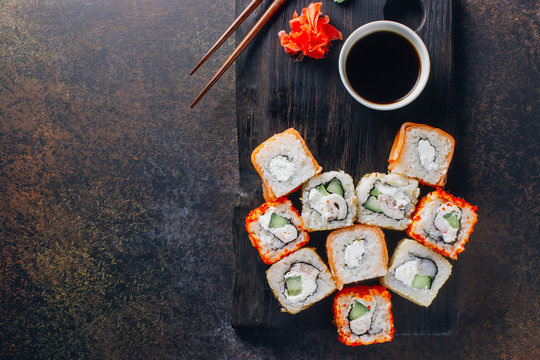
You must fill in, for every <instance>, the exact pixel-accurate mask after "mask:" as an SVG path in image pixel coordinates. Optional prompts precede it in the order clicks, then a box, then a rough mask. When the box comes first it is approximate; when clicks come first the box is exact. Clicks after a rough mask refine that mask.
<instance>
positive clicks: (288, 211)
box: [246, 197, 309, 265]
mask: <svg viewBox="0 0 540 360" xmlns="http://www.w3.org/2000/svg"><path fill="white" fill-rule="evenodd" d="M246 230H247V232H248V234H249V239H250V240H251V244H252V245H253V246H254V247H255V248H256V249H257V251H258V252H259V254H260V255H261V258H262V261H264V263H265V264H268V265H271V264H273V263H275V262H276V261H278V260H279V259H282V258H284V257H285V256H287V255H289V254H290V253H292V252H294V251H296V250H298V249H300V248H301V247H302V246H304V245H306V244H307V243H308V241H309V233H308V232H307V231H306V230H304V224H303V222H302V218H301V217H300V214H298V211H296V209H295V208H294V207H293V205H292V203H291V202H290V201H289V200H287V198H284V197H283V198H279V199H277V200H276V201H271V202H267V203H264V204H263V205H261V206H259V207H258V208H256V209H255V210H253V211H251V212H250V213H249V216H248V217H247V218H246Z"/></svg>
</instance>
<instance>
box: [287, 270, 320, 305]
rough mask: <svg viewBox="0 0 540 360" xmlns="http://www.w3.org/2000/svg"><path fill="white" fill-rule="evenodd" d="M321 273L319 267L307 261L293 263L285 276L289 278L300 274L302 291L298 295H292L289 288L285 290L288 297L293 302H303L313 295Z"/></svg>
mask: <svg viewBox="0 0 540 360" xmlns="http://www.w3.org/2000/svg"><path fill="white" fill-rule="evenodd" d="M319 273H320V271H319V269H317V268H316V267H315V266H313V265H310V264H306V263H296V264H293V266H291V268H290V269H289V271H288V272H287V273H286V274H285V276H284V277H285V279H287V278H290V277H293V276H300V277H301V283H302V291H301V292H300V294H298V295H294V296H290V295H289V293H288V292H287V290H285V296H286V297H287V299H288V300H289V301H292V302H302V301H304V300H306V299H307V298H308V297H309V296H311V295H313V293H314V292H315V290H317V278H318V277H319Z"/></svg>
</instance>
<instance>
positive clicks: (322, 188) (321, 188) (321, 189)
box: [315, 184, 330, 196]
mask: <svg viewBox="0 0 540 360" xmlns="http://www.w3.org/2000/svg"><path fill="white" fill-rule="evenodd" d="M315 189H317V191H319V192H320V193H321V194H323V196H328V195H330V193H329V192H328V191H326V189H325V188H324V185H323V184H321V185H319V186H317V187H316V188H315Z"/></svg>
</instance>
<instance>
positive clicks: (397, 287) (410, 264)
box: [381, 239, 452, 306]
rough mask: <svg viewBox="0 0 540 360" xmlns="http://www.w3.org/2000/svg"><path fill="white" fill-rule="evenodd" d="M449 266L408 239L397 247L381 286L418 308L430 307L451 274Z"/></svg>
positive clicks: (437, 256)
mask: <svg viewBox="0 0 540 360" xmlns="http://www.w3.org/2000/svg"><path fill="white" fill-rule="evenodd" d="M451 273H452V265H451V264H450V263H449V262H448V260H446V259H445V258H444V257H442V256H441V255H439V254H437V253H436V252H434V251H433V250H431V249H429V248H427V247H425V246H423V245H421V244H419V243H417V242H416V241H414V240H411V239H403V240H401V241H400V242H399V243H398V246H397V247H396V250H395V251H394V254H393V255H392V258H391V259H390V268H389V269H388V273H387V274H386V276H384V277H382V278H381V283H382V284H383V285H384V286H386V287H387V288H389V289H390V290H392V291H393V292H395V293H397V294H399V295H401V296H403V297H404V298H406V299H408V300H410V301H412V302H414V303H416V304H418V305H421V306H429V305H431V302H432V301H433V299H435V297H436V296H437V293H438V292H439V289H440V288H441V287H442V286H443V285H444V283H445V282H446V280H447V279H448V277H449V276H450V274H451Z"/></svg>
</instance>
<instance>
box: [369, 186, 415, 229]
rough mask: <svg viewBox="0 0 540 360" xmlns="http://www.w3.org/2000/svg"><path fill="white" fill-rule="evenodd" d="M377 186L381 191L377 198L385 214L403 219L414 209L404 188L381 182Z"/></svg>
mask: <svg viewBox="0 0 540 360" xmlns="http://www.w3.org/2000/svg"><path fill="white" fill-rule="evenodd" d="M375 188H376V189H377V190H378V191H379V192H380V193H381V194H380V195H379V196H378V198H377V200H378V202H379V206H380V207H381V210H382V211H383V213H384V215H386V216H388V217H390V218H393V219H396V220H401V219H403V218H405V215H406V214H407V215H408V213H409V212H410V211H411V210H412V208H413V205H412V204H411V200H410V198H409V197H408V196H407V195H406V194H405V192H404V191H403V190H402V189H400V188H398V187H395V186H390V185H388V184H384V183H381V182H377V183H376V185H375Z"/></svg>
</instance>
